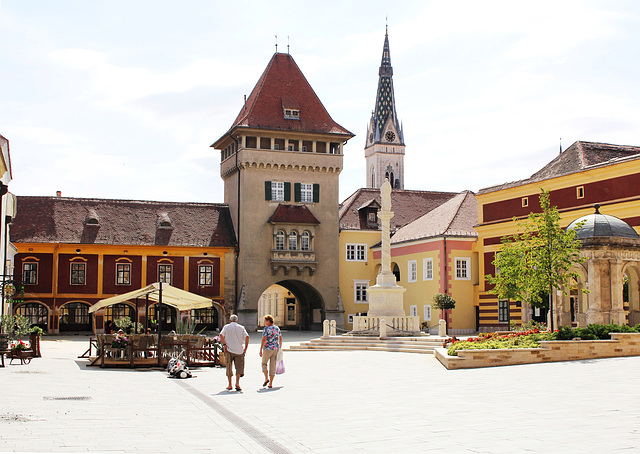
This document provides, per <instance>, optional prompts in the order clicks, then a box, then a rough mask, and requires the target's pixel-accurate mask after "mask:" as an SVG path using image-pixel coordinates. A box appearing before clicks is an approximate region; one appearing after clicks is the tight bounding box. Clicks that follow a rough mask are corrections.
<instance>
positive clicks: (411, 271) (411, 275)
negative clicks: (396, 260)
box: [407, 260, 418, 282]
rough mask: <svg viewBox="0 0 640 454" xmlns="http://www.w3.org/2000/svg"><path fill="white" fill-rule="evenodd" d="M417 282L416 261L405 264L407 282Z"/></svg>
mask: <svg viewBox="0 0 640 454" xmlns="http://www.w3.org/2000/svg"><path fill="white" fill-rule="evenodd" d="M417 281H418V261H417V260H409V261H408V262H407V282H417Z"/></svg>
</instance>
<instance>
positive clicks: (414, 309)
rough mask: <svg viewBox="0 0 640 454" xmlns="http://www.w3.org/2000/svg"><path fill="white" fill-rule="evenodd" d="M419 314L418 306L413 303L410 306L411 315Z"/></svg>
mask: <svg viewBox="0 0 640 454" xmlns="http://www.w3.org/2000/svg"><path fill="white" fill-rule="evenodd" d="M417 316H418V306H417V305H415V304H412V305H411V306H409V317H417Z"/></svg>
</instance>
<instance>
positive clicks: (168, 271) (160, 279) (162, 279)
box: [158, 263, 173, 285]
mask: <svg viewBox="0 0 640 454" xmlns="http://www.w3.org/2000/svg"><path fill="white" fill-rule="evenodd" d="M163 267H168V268H165V271H160V270H161V269H162V268H163ZM167 274H168V275H169V282H167V280H166V276H167ZM172 281H173V264H172V263H158V282H164V283H165V284H169V285H171V282H172Z"/></svg>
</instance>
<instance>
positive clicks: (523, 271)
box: [485, 190, 586, 330]
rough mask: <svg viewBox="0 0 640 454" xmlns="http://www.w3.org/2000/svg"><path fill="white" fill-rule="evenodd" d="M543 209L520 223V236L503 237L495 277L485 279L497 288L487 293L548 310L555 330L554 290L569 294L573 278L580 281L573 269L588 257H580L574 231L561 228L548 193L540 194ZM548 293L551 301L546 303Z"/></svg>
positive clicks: (558, 217) (557, 213)
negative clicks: (567, 288)
mask: <svg viewBox="0 0 640 454" xmlns="http://www.w3.org/2000/svg"><path fill="white" fill-rule="evenodd" d="M540 208H541V209H542V212H540V213H533V212H532V213H529V216H528V217H527V218H526V219H525V220H524V221H523V222H521V223H520V225H519V226H518V233H516V234H514V235H510V236H505V237H503V238H502V249H501V250H500V251H499V252H498V253H497V254H496V258H495V260H494V261H493V264H494V266H495V268H496V274H495V276H492V275H487V276H485V277H486V279H487V281H488V282H489V283H490V284H493V285H494V286H495V287H494V288H493V289H491V290H489V291H488V293H491V294H494V295H498V297H499V298H500V299H512V300H519V301H524V302H526V303H529V304H530V305H531V306H533V307H539V308H543V309H547V308H549V309H550V311H551V314H550V315H551V325H550V327H551V330H553V305H552V304H551V298H552V294H553V289H554V288H557V289H562V291H563V292H565V294H566V291H565V290H564V286H566V285H567V284H568V283H569V282H570V280H571V279H575V280H577V279H578V274H577V273H575V272H572V271H571V268H572V267H573V265H574V264H578V263H583V262H584V261H585V260H586V258H585V257H580V240H579V239H578V238H577V237H576V233H575V231H574V230H569V231H565V230H564V229H562V228H561V227H560V213H559V212H558V208H557V207H552V206H551V203H550V202H549V191H545V190H542V191H541V193H540ZM514 221H516V218H514ZM583 291H584V292H585V293H586V291H585V290H583ZM545 294H547V295H548V297H549V300H548V301H545V300H544V297H543V296H544V295H545Z"/></svg>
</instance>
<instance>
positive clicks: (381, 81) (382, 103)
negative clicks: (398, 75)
mask: <svg viewBox="0 0 640 454" xmlns="http://www.w3.org/2000/svg"><path fill="white" fill-rule="evenodd" d="M374 117H375V122H376V129H377V131H378V134H381V135H382V132H383V129H384V127H385V124H386V123H387V119H388V118H389V117H391V118H392V122H393V124H394V126H395V127H396V129H397V130H398V131H400V125H399V124H398V115H397V114H396V101H395V94H394V90H393V67H392V66H391V52H390V51H389V32H388V30H385V34H384V46H383V47H382V61H381V62H380V69H379V70H378V93H377V96H376V108H375V111H374ZM398 139H400V141H401V142H402V141H403V140H402V138H401V137H398Z"/></svg>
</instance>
